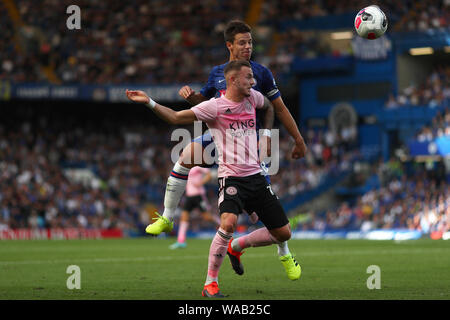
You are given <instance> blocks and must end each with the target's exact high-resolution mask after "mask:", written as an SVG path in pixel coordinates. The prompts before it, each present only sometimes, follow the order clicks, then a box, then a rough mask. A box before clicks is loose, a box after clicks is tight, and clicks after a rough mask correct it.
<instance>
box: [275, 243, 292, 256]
mask: <svg viewBox="0 0 450 320" xmlns="http://www.w3.org/2000/svg"><path fill="white" fill-rule="evenodd" d="M277 246H278V255H279V256H280V257H282V256H285V255H287V254H289V253H291V252H290V251H289V247H288V242H287V241H284V242H281V243H279V244H277Z"/></svg>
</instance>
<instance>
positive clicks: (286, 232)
mask: <svg viewBox="0 0 450 320" xmlns="http://www.w3.org/2000/svg"><path fill="white" fill-rule="evenodd" d="M273 236H274V237H275V239H277V241H279V242H285V241H288V240H289V239H290V238H291V230H290V228H282V229H281V230H278V232H277V233H276V234H274V235H273Z"/></svg>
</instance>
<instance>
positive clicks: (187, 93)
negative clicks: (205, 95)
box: [178, 86, 195, 100]
mask: <svg viewBox="0 0 450 320" xmlns="http://www.w3.org/2000/svg"><path fill="white" fill-rule="evenodd" d="M178 94H179V95H180V97H182V98H183V99H186V100H188V99H189V98H190V97H192V96H193V95H194V94H195V91H194V90H192V88H191V87H189V86H184V87H182V88H181V89H180V91H178Z"/></svg>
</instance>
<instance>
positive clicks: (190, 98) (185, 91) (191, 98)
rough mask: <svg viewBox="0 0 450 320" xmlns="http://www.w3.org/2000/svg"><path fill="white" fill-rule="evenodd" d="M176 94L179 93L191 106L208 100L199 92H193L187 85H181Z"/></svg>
mask: <svg viewBox="0 0 450 320" xmlns="http://www.w3.org/2000/svg"><path fill="white" fill-rule="evenodd" d="M178 94H179V95H180V97H182V98H183V99H184V100H186V101H187V102H189V103H190V104H191V105H193V106H195V105H197V104H199V103H201V102H203V101H206V100H208V99H206V98H205V97H204V96H203V95H202V94H201V93H200V92H195V91H194V90H192V88H191V87H189V86H184V87H182V88H181V89H180V90H179V91H178Z"/></svg>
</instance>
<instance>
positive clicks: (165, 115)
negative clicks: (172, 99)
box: [125, 89, 197, 125]
mask: <svg viewBox="0 0 450 320" xmlns="http://www.w3.org/2000/svg"><path fill="white" fill-rule="evenodd" d="M125 93H126V95H127V97H128V99H130V100H131V101H134V102H137V103H142V104H145V105H146V106H147V107H148V108H149V109H150V110H152V111H153V112H154V113H156V115H157V116H158V117H159V118H161V119H163V120H164V121H166V122H167V123H170V124H175V125H178V124H189V123H193V122H194V121H196V120H197V117H196V116H195V113H194V112H193V111H192V110H190V109H189V110H182V111H178V112H177V111H174V110H172V109H170V108H167V107H165V106H163V105H160V104H159V103H156V102H155V101H153V99H152V98H150V97H149V96H148V95H147V94H146V93H145V92H144V91H141V90H128V89H127V90H126V92H125Z"/></svg>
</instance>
